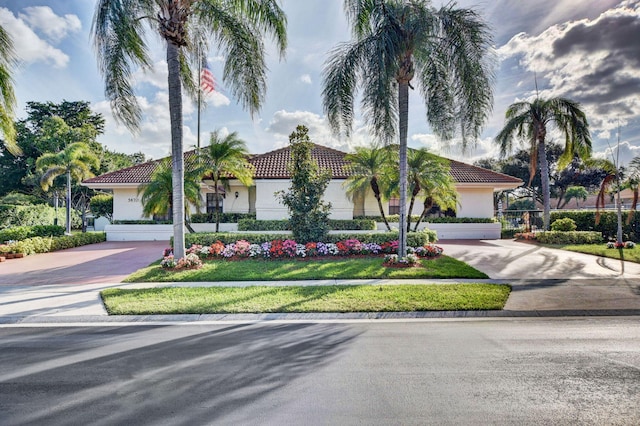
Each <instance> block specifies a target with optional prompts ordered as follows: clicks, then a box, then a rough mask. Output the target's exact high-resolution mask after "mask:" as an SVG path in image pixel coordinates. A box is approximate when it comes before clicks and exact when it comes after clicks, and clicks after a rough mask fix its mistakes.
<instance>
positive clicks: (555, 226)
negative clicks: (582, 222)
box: [551, 217, 577, 232]
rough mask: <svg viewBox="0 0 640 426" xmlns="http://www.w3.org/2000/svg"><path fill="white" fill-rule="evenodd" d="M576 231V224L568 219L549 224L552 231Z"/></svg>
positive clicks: (564, 218)
mask: <svg viewBox="0 0 640 426" xmlns="http://www.w3.org/2000/svg"><path fill="white" fill-rule="evenodd" d="M576 229H577V226H576V222H575V221H574V220H573V219H571V218H570V217H563V218H562V219H556V220H554V221H553V223H552V224H551V230H552V231H561V232H571V231H575V230H576Z"/></svg>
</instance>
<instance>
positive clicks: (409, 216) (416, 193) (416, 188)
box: [407, 181, 420, 232]
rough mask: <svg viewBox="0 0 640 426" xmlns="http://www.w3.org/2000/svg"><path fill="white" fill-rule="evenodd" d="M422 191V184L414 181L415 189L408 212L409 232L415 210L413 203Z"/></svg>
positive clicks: (412, 192)
mask: <svg viewBox="0 0 640 426" xmlns="http://www.w3.org/2000/svg"><path fill="white" fill-rule="evenodd" d="M419 193H420V185H419V184H418V182H415V181H414V182H413V190H412V191H411V200H410V201H409V211H408V212H407V232H409V231H411V213H412V212H413V205H414V204H415V203H416V196H417V195H418V194H419Z"/></svg>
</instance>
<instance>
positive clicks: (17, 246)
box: [2, 232, 107, 256]
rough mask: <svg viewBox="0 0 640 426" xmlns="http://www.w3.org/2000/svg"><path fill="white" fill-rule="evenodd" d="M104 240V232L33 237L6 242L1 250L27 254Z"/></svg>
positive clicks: (105, 236)
mask: <svg viewBox="0 0 640 426" xmlns="http://www.w3.org/2000/svg"><path fill="white" fill-rule="evenodd" d="M106 240H107V235H106V234H105V233H104V232H86V233H82V234H74V235H63V236H60V237H33V238H27V239H25V240H22V241H17V242H14V243H11V244H7V245H5V246H3V247H2V252H6V253H22V254H24V255H25V256H28V255H30V254H35V253H48V252H51V251H56V250H64V249H68V248H73V247H79V246H84V245H87V244H95V243H101V242H103V241H106Z"/></svg>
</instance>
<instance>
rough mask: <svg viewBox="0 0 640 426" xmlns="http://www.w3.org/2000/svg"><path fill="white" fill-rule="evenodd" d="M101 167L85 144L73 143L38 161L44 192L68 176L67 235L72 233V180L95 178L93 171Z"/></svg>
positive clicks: (45, 155) (80, 180)
mask: <svg viewBox="0 0 640 426" xmlns="http://www.w3.org/2000/svg"><path fill="white" fill-rule="evenodd" d="M99 166H100V161H99V160H98V158H97V157H96V156H95V155H94V154H93V153H92V152H91V149H90V148H89V146H88V145H87V144H86V143H84V142H75V143H72V144H70V145H68V146H67V147H66V148H65V149H63V150H62V151H60V152H58V153H56V154H54V153H51V152H49V153H46V154H44V155H42V156H41V157H39V158H38V159H37V160H36V169H37V170H38V171H40V172H43V174H42V177H41V178H40V183H41V185H42V189H43V190H44V191H48V190H49V188H50V187H51V186H52V185H53V181H54V180H55V179H56V178H57V177H58V176H62V175H66V176H67V200H66V208H67V217H66V226H67V229H66V232H67V234H70V233H71V183H72V180H75V181H76V182H82V180H84V179H88V178H90V177H93V176H94V175H93V172H92V171H91V169H94V170H97V169H98V167H99Z"/></svg>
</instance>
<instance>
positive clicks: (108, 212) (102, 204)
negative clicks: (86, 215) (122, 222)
mask: <svg viewBox="0 0 640 426" xmlns="http://www.w3.org/2000/svg"><path fill="white" fill-rule="evenodd" d="M89 206H90V208H91V213H93V215H94V216H95V217H101V216H102V217H106V218H107V219H108V220H109V222H111V221H112V220H113V195H112V194H98V195H94V196H93V197H91V200H89Z"/></svg>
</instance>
